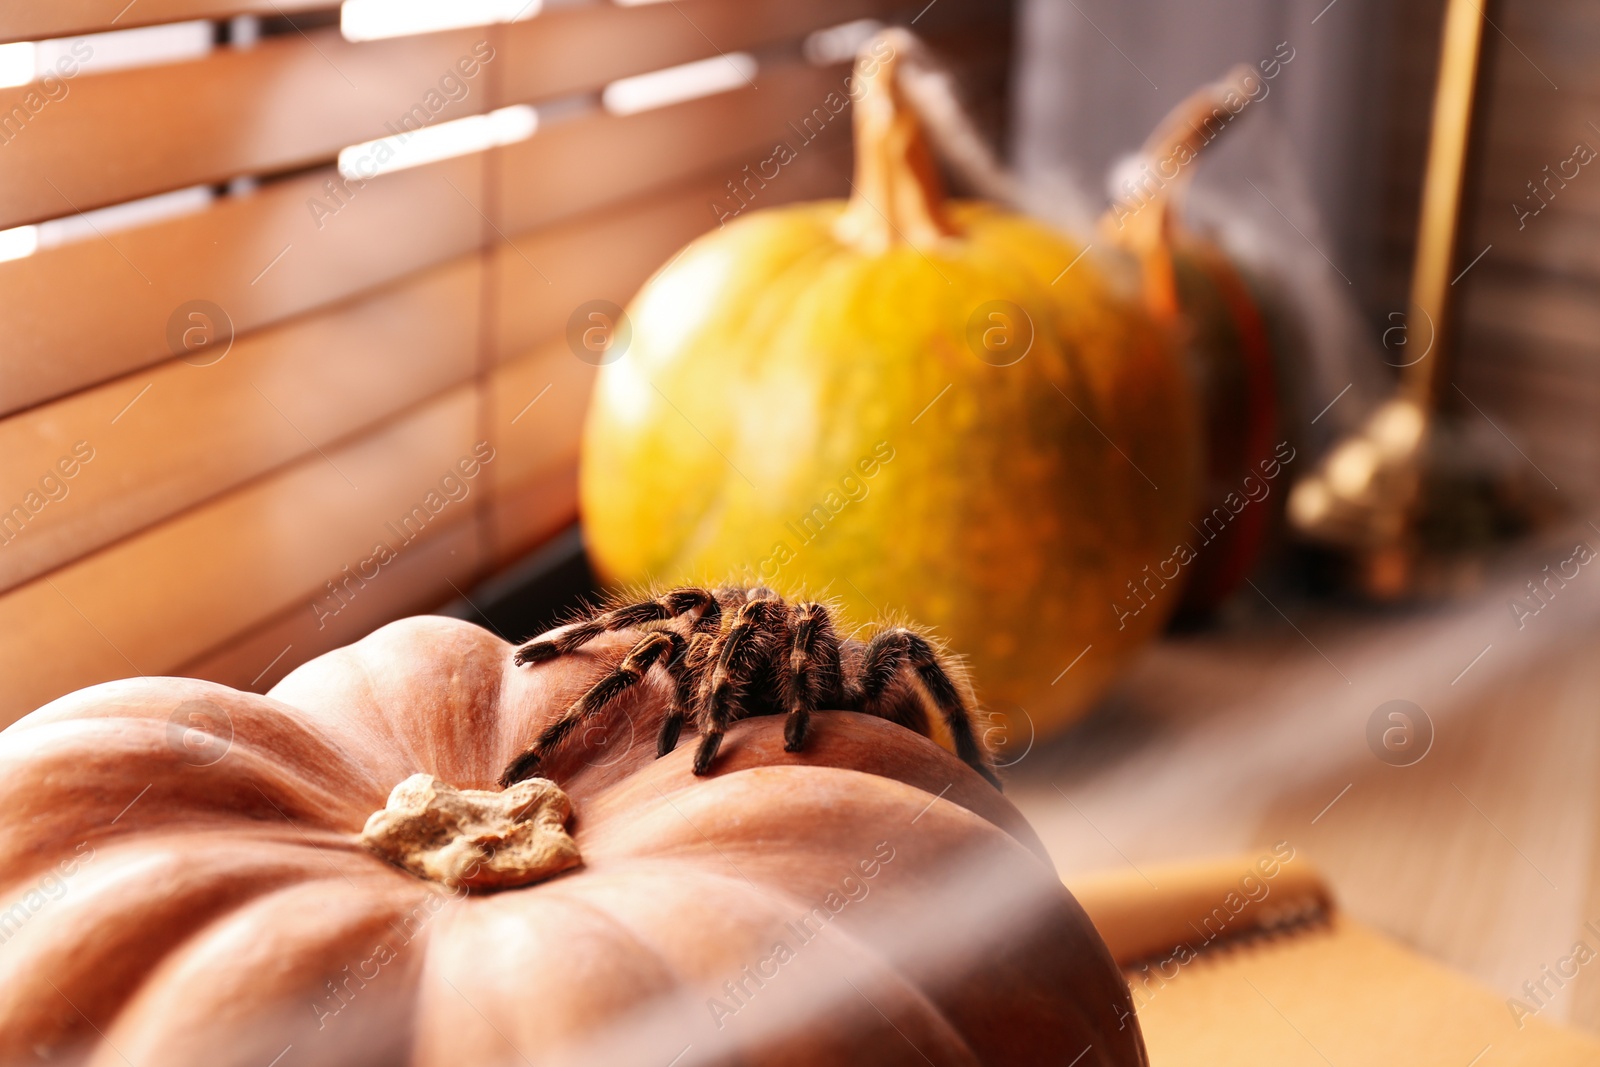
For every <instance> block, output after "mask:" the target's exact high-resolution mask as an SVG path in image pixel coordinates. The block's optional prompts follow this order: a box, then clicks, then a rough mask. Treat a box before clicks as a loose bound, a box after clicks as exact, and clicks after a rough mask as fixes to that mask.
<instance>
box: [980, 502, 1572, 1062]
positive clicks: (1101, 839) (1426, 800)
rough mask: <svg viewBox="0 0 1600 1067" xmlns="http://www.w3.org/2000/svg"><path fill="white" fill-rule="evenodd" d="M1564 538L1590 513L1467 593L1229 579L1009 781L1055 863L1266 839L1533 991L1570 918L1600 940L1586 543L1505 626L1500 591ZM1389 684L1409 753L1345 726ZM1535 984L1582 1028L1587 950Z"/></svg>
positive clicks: (1556, 957) (1095, 864)
mask: <svg viewBox="0 0 1600 1067" xmlns="http://www.w3.org/2000/svg"><path fill="white" fill-rule="evenodd" d="M1579 541H1584V542H1586V543H1587V544H1588V545H1590V546H1593V547H1600V533H1597V532H1596V531H1595V530H1594V529H1593V528H1591V527H1589V526H1588V525H1578V526H1577V527H1575V528H1574V529H1573V530H1571V531H1570V533H1567V534H1563V535H1558V536H1555V537H1552V538H1551V539H1549V540H1548V541H1544V542H1541V543H1540V545H1539V546H1537V547H1532V548H1529V549H1524V550H1520V551H1518V552H1517V553H1514V554H1512V555H1511V556H1510V557H1508V558H1506V559H1503V560H1501V561H1499V562H1498V563H1497V564H1496V565H1495V566H1494V567H1493V568H1491V569H1490V573H1489V575H1488V576H1487V577H1485V578H1484V579H1483V582H1482V585H1481V586H1480V588H1479V589H1478V591H1477V592H1476V593H1474V594H1473V595H1471V596H1470V597H1464V598H1463V599H1460V600H1458V601H1454V602H1451V603H1448V604H1438V605H1434V606H1431V607H1428V608H1419V609H1414V610H1408V611H1388V612H1382V611H1376V612H1374V611H1356V610H1353V609H1351V610H1338V611H1336V610H1329V609H1321V610H1313V609H1310V608H1308V607H1307V606H1305V605H1304V604H1299V603H1296V602H1293V601H1291V600H1289V599H1287V598H1284V597H1281V596H1278V595H1274V594H1272V593H1271V592H1269V593H1268V595H1269V596H1274V601H1275V602H1276V608H1275V607H1274V606H1273V605H1272V604H1269V603H1267V602H1266V601H1265V599H1264V598H1263V597H1261V596H1260V595H1258V594H1256V593H1254V592H1252V591H1251V590H1249V589H1248V588H1247V589H1246V590H1245V591H1244V594H1243V597H1242V598H1241V599H1240V600H1239V601H1236V603H1235V605H1234V607H1235V615H1234V617H1233V618H1232V620H1231V621H1230V622H1229V623H1228V624H1227V625H1225V626H1222V627H1220V628H1218V629H1216V630H1213V631H1210V632H1207V633H1205V634H1202V635H1196V636H1189V637H1175V638H1169V639H1167V640H1166V641H1164V642H1163V643H1161V644H1160V645H1158V646H1156V647H1154V648H1153V649H1151V650H1150V651H1149V652H1148V653H1147V654H1146V655H1145V657H1144V658H1143V659H1142V660H1141V661H1140V662H1139V663H1138V664H1137V666H1136V667H1135V669H1134V671H1133V672H1132V674H1131V676H1130V677H1128V678H1127V679H1126V681H1125V683H1124V684H1123V685H1121V687H1120V688H1119V689H1118V691H1117V692H1116V693H1115V694H1114V696H1113V697H1112V698H1111V699H1110V700H1108V701H1107V702H1106V704H1105V705H1104V706H1103V707H1102V708H1101V709H1100V710H1099V711H1098V712H1097V714H1096V715H1095V716H1094V717H1093V718H1091V719H1090V720H1089V721H1087V722H1085V723H1083V724H1082V725H1081V726H1080V727H1079V728H1077V729H1076V730H1075V731H1074V732H1073V733H1072V734H1070V735H1068V736H1067V737H1063V738H1060V739H1057V740H1055V741H1054V742H1051V743H1049V744H1038V745H1035V746H1034V748H1033V749H1032V750H1031V751H1029V752H1028V753H1027V755H1026V756H1024V757H1023V758H1022V759H1021V760H1020V762H1018V763H1017V765H1016V766H1015V767H1014V768H1013V769H1012V770H1011V771H1010V777H1009V785H1008V792H1009V794H1010V796H1011V797H1012V799H1013V800H1014V801H1016V802H1017V803H1018V804H1019V806H1021V807H1022V809H1023V810H1024V811H1025V812H1026V813H1027V815H1028V817H1029V819H1030V820H1031V821H1032V822H1033V823H1034V825H1035V826H1036V827H1037V828H1038V829H1039V831H1040V833H1041V835H1042V836H1043V837H1044V839H1045V842H1046V844H1047V845H1048V847H1049V848H1050V850H1051V853H1052V855H1053V856H1054V857H1055V859H1056V861H1057V864H1058V866H1059V867H1060V868H1061V870H1062V872H1063V874H1064V876H1065V877H1067V880H1068V881H1069V882H1070V881H1071V880H1072V878H1073V877H1074V876H1076V875H1078V874H1082V873H1085V872H1093V871H1098V870H1104V869H1108V868H1110V869H1118V868H1120V869H1123V870H1130V869H1131V870H1134V871H1139V870H1143V869H1146V868H1149V867H1151V866H1153V865H1156V864H1158V863H1163V862H1176V861H1183V860H1196V859H1203V858H1211V857H1216V856H1228V855H1233V854H1235V853H1244V854H1253V853H1261V854H1265V853H1266V852H1267V851H1268V850H1269V849H1270V848H1271V846H1272V845H1273V844H1274V843H1276V842H1279V841H1287V842H1289V843H1290V844H1291V845H1292V847H1294V848H1295V849H1296V850H1297V853H1298V854H1299V855H1303V856H1304V857H1306V858H1307V859H1309V860H1310V861H1311V862H1312V863H1313V864H1315V865H1316V866H1317V867H1318V868H1319V869H1320V870H1321V871H1322V872H1323V874H1324V875H1325V876H1326V878H1327V880H1328V882H1329V883H1330V884H1331V886H1332V889H1333V892H1334V895H1335V897H1336V898H1337V900H1338V902H1339V904H1340V906H1341V907H1342V908H1343V909H1344V910H1345V912H1346V913H1348V914H1349V915H1351V916H1352V917H1353V918H1354V919H1356V920H1358V921H1361V922H1364V923H1365V924H1367V925H1369V926H1372V927H1376V928H1377V929H1378V930H1380V931H1381V932H1383V933H1386V934H1388V935H1389V936H1391V937H1393V938H1395V939H1396V940H1398V941H1399V942H1401V943H1403V944H1405V945H1408V946H1410V947H1412V948H1414V949H1416V950H1417V951H1419V952H1421V953H1422V954H1424V955H1425V956H1428V957H1431V958H1433V959H1435V960H1437V961H1439V962H1441V963H1443V964H1445V965H1447V966H1449V967H1451V968H1454V969H1456V970H1457V971H1459V972H1461V973H1464V974H1466V975H1468V976H1469V977H1471V978H1472V979H1474V980H1476V981H1477V982H1479V983H1480V984H1482V985H1484V986H1486V987H1487V988H1488V989H1489V990H1490V991H1492V992H1493V993H1494V994H1495V995H1496V996H1497V998H1499V999H1500V1000H1501V1001H1504V1000H1505V999H1506V998H1509V997H1513V996H1516V997H1519V998H1522V999H1524V1001H1526V1002H1527V1003H1528V1004H1529V1006H1530V1007H1538V1005H1537V1004H1536V1003H1533V1002H1531V1001H1527V996H1526V993H1525V992H1524V991H1523V983H1524V982H1528V981H1533V982H1536V983H1537V982H1539V981H1541V980H1542V979H1543V974H1542V973H1541V972H1542V969H1543V968H1545V967H1546V966H1548V967H1550V968H1552V969H1554V968H1556V967H1557V966H1558V965H1559V964H1560V962H1561V961H1562V960H1563V959H1564V958H1566V957H1569V956H1570V955H1571V954H1572V952H1573V946H1574V943H1575V942H1577V941H1579V940H1585V939H1586V940H1587V942H1588V944H1589V946H1590V947H1591V949H1596V950H1600V936H1597V935H1596V934H1594V933H1590V932H1587V931H1585V930H1584V925H1585V923H1587V922H1589V921H1591V920H1600V818H1597V816H1600V769H1597V766H1600V714H1597V712H1600V657H1597V656H1596V655H1595V653H1594V649H1595V647H1596V638H1597V637H1600V570H1596V564H1600V559H1596V561H1595V563H1591V564H1590V565H1589V566H1587V567H1583V568H1581V569H1580V571H1579V576H1578V577H1577V578H1576V579H1574V580H1573V581H1571V582H1568V583H1567V584H1566V586H1565V588H1559V587H1557V586H1556V585H1555V583H1554V582H1552V585H1551V588H1553V589H1555V590H1556V592H1555V593H1554V594H1553V595H1551V596H1550V598H1549V604H1548V606H1546V607H1544V608H1542V609H1541V610H1540V611H1539V613H1538V614H1537V615H1533V616H1530V617H1526V618H1525V619H1524V620H1523V622H1524V623H1525V625H1524V626H1523V627H1521V628H1519V627H1518V621H1517V618H1516V616H1515V615H1514V614H1513V612H1512V611H1511V609H1510V607H1509V603H1510V601H1511V599H1512V598H1513V597H1515V596H1516V595H1517V594H1518V593H1521V594H1522V596H1523V599H1524V600H1525V601H1526V602H1527V603H1529V604H1530V605H1533V606H1537V602H1535V601H1533V600H1532V599H1531V597H1529V596H1528V594H1527V591H1526V587H1525V583H1527V582H1528V581H1530V580H1532V579H1535V578H1540V579H1542V578H1543V577H1544V573H1545V572H1544V571H1543V570H1542V568H1543V567H1544V565H1545V564H1551V565H1552V568H1554V567H1555V566H1556V565H1557V564H1559V562H1560V561H1562V560H1566V559H1568V558H1569V557H1570V556H1572V554H1573V548H1574V546H1575V545H1576V544H1577V543H1578V542H1579ZM1569 570H1570V568H1569ZM1251 598H1254V599H1253V600H1252V599H1251ZM1278 608H1281V609H1282V610H1283V612H1284V613H1285V614H1286V615H1287V617H1288V620H1293V624H1292V625H1291V623H1290V622H1289V621H1287V620H1286V619H1285V618H1284V616H1283V615H1280V614H1279V613H1278V610H1277V609H1278ZM1296 628H1298V629H1296ZM1486 648H1487V651H1484V650H1485V649H1486ZM1480 653H1482V655H1481V658H1478V657H1479V656H1480ZM1463 672H1464V673H1463ZM1395 699H1401V700H1409V701H1412V702H1414V703H1415V704H1417V705H1419V706H1420V707H1421V708H1422V709H1424V711H1425V712H1426V714H1427V715H1428V717H1429V718H1430V719H1431V721H1432V723H1433V727H1434V741H1433V744H1432V747H1431V749H1429V750H1428V752H1427V754H1426V755H1425V756H1424V757H1423V758H1422V759H1421V760H1420V762H1417V763H1415V764H1414V765H1411V766H1406V767H1401V766H1394V765H1391V764H1389V763H1386V762H1384V761H1382V760H1380V759H1379V758H1378V757H1377V756H1376V755H1375V753H1374V750H1373V749H1371V748H1369V746H1368V742H1367V738H1366V730H1367V724H1368V720H1369V718H1370V717H1371V716H1372V714H1373V712H1374V711H1375V709H1377V708H1378V707H1379V706H1380V705H1382V704H1384V703H1385V702H1387V701H1390V700H1395ZM1025 742H1026V739H1025V738H1021V739H1017V746H1016V748H1014V749H1013V751H1014V752H1019V751H1021V749H1022V747H1023V746H1024V745H1025ZM1596 925H1597V928H1600V922H1597V924H1596ZM1547 987H1548V988H1549V989H1550V990H1551V992H1552V994H1553V995H1552V996H1551V997H1549V998H1548V1001H1547V1006H1546V1007H1544V1008H1543V1009H1542V1010H1541V1011H1540V1012H1539V1017H1540V1018H1543V1019H1548V1020H1552V1021H1557V1022H1567V1023H1569V1024H1571V1025H1574V1026H1577V1027H1580V1028H1583V1029H1586V1030H1588V1031H1591V1032H1597V1033H1600V960H1597V961H1595V962H1592V963H1590V964H1589V965H1587V966H1584V967H1581V968H1579V969H1578V974H1577V977H1576V978H1574V979H1570V980H1567V981H1566V982H1565V983H1564V987H1562V988H1559V989H1557V987H1556V986H1555V985H1554V984H1553V983H1549V982H1548V981H1547ZM1506 1011H1507V1012H1508V1014H1509V1012H1510V1008H1509V1007H1507V1008H1506ZM1485 1062H1486V1063H1492V1062H1495V1061H1493V1060H1486V1061H1485Z"/></svg>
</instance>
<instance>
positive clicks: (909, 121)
mask: <svg viewBox="0 0 1600 1067" xmlns="http://www.w3.org/2000/svg"><path fill="white" fill-rule="evenodd" d="M914 47H916V38H914V37H912V36H911V35H910V34H908V33H906V32H904V31H900V30H888V31H885V32H884V33H881V34H879V35H877V36H876V37H874V38H873V39H872V40H871V41H869V42H868V43H867V45H866V46H865V47H863V48H862V49H861V52H860V54H859V55H858V56H857V58H856V68H855V80H854V82H853V83H852V85H851V95H852V96H853V97H854V98H855V147H856V172H855V180H854V182H853V191H852V193H851V196H850V203H849V205H848V206H847V207H846V208H845V210H844V213H843V214H842V215H841V216H840V217H839V221H838V223H837V224H836V229H835V233H836V234H837V236H838V237H839V239H840V240H841V241H843V242H845V243H846V244H850V245H854V246H855V247H857V248H859V249H861V250H862V251H864V252H869V253H879V252H883V251H886V250H888V249H889V248H892V247H894V246H895V245H897V244H910V245H913V246H916V247H927V246H931V245H933V244H936V243H937V242H938V241H939V240H940V239H942V238H944V237H948V236H950V235H952V234H954V233H956V228H955V227H954V225H952V224H951V222H950V220H949V218H948V217H947V215H946V213H945V208H944V202H945V196H944V188H943V185H942V183H941V182H940V179H939V170H938V167H937V166H936V165H935V164H934V160H933V154H932V152H930V151H929V148H928V142H927V138H926V137H925V136H924V134H923V130H922V125H921V123H920V122H919V121H918V118H917V115H916V112H915V111H914V109H913V108H912V107H911V105H910V103H909V102H908V100H907V99H906V95H905V90H904V88H903V87H902V85H901V83H900V78H899V75H898V72H899V69H900V64H901V62H902V60H903V57H904V55H905V54H906V53H907V52H909V51H910V50H911V49H912V48H914Z"/></svg>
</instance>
